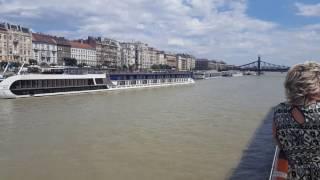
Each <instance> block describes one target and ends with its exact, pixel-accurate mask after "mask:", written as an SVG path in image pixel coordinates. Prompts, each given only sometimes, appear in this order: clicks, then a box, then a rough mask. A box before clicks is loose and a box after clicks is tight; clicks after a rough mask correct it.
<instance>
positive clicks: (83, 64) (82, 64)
mask: <svg viewBox="0 0 320 180" xmlns="http://www.w3.org/2000/svg"><path fill="white" fill-rule="evenodd" d="M85 66H87V64H86V63H80V64H78V67H85Z"/></svg>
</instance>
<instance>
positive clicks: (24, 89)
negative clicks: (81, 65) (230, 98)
mask: <svg viewBox="0 0 320 180" xmlns="http://www.w3.org/2000/svg"><path fill="white" fill-rule="evenodd" d="M55 71H56V70H55ZM50 72H51V71H50ZM73 72H75V70H73ZM193 83H194V80H193V79H192V78H191V73H189V72H163V73H111V74H105V73H102V74H101V73H100V74H78V72H76V73H75V74H61V73H60V71H59V73H58V74H51V73H48V72H47V73H46V74H20V75H14V76H11V77H8V78H6V79H4V80H3V81H2V82H1V83H0V98H19V97H32V96H51V95H62V94H75V93H88V92H97V91H107V90H119V89H132V88H147V87H161V86H172V85H185V84H193Z"/></svg>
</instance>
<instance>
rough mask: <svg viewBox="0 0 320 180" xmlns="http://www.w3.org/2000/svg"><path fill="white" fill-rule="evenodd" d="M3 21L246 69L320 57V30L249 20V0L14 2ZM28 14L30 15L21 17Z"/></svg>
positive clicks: (2, 14)
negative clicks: (258, 61) (251, 64)
mask: <svg viewBox="0 0 320 180" xmlns="http://www.w3.org/2000/svg"><path fill="white" fill-rule="evenodd" d="M0 9H1V11H0V20H1V19H3V20H7V21H11V22H12V23H20V24H24V25H26V26H29V27H31V28H33V29H35V30H37V31H39V29H42V31H45V33H54V34H57V35H65V36H67V37H69V38H79V37H86V36H88V35H96V36H106V37H110V38H115V39H118V40H121V41H132V40H140V41H143V42H146V43H148V44H149V45H150V46H154V47H156V48H159V49H162V50H167V51H176V52H186V53H192V54H194V55H196V56H197V57H199V58H200V57H207V58H212V59H223V60H225V61H227V62H229V63H234V64H244V63H246V62H248V61H250V60H254V59H255V58H256V56H257V54H261V55H262V57H263V58H266V60H267V61H270V62H272V63H277V64H293V63H297V62H300V61H303V60H308V59H316V58H317V57H319V55H320V54H319V53H320V51H319V50H318V49H317V47H320V40H319V38H316V37H320V36H319V35H320V34H319V29H320V28H319V25H310V26H306V27H301V28H296V29H288V30H285V29H281V28H280V27H281V25H279V24H276V23H273V22H268V21H263V20H259V19H257V18H253V17H249V16H248V15H247V14H246V10H247V1H246V0H162V1H151V0H121V1H116V0H95V1H82V2H80V1H79V0H47V1H43V0H28V1H25V0H10V1H2V3H0ZM21 14H24V15H26V16H21Z"/></svg>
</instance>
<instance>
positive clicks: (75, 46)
mask: <svg viewBox="0 0 320 180" xmlns="http://www.w3.org/2000/svg"><path fill="white" fill-rule="evenodd" d="M70 45H71V58H75V59H76V60H77V64H86V65H88V66H96V65H97V58H96V50H95V48H94V47H93V46H91V45H89V44H87V43H83V42H76V41H71V42H70Z"/></svg>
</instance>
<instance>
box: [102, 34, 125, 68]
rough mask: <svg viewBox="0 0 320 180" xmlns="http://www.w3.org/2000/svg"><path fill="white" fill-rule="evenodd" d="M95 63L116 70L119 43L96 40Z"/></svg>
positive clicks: (118, 58) (118, 60)
mask: <svg viewBox="0 0 320 180" xmlns="http://www.w3.org/2000/svg"><path fill="white" fill-rule="evenodd" d="M96 51H97V61H98V63H99V64H101V65H104V66H108V67H110V68H116V67H117V66H118V65H120V64H121V63H120V60H121V51H120V43H119V42H118V41H116V40H113V39H109V38H101V37H98V38H96Z"/></svg>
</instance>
